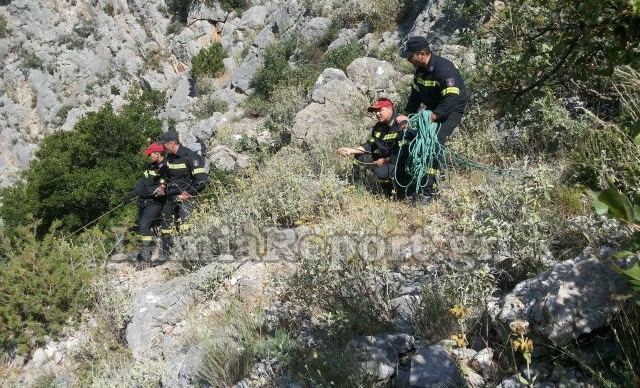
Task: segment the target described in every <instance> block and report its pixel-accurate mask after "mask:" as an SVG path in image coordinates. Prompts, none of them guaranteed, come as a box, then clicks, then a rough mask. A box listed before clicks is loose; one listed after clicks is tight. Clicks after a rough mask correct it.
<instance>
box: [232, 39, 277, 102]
mask: <svg viewBox="0 0 640 388" xmlns="http://www.w3.org/2000/svg"><path fill="white" fill-rule="evenodd" d="M274 39H275V35H274V34H273V31H272V30H271V28H270V27H265V28H263V29H262V30H261V31H260V33H259V34H258V35H257V36H256V39H255V40H254V42H253V45H252V46H251V49H250V51H249V54H248V55H247V56H246V57H245V58H244V59H243V60H242V63H240V66H239V67H238V69H237V70H236V72H235V73H234V75H233V77H232V78H231V86H232V87H233V88H234V89H235V90H236V91H237V92H239V93H243V94H248V93H250V87H249V84H250V83H251V79H252V78H253V76H254V75H255V74H256V72H257V71H258V70H259V69H260V67H261V66H262V63H263V58H262V55H261V54H262V52H263V51H264V49H265V48H266V47H267V46H268V45H269V44H270V43H271V42H273V40H274Z"/></svg>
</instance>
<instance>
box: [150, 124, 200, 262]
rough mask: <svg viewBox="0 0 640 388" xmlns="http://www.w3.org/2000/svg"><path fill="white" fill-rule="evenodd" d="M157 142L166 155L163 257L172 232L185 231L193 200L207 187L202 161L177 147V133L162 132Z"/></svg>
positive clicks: (169, 245) (169, 247) (185, 149)
mask: <svg viewBox="0 0 640 388" xmlns="http://www.w3.org/2000/svg"><path fill="white" fill-rule="evenodd" d="M160 141H161V142H162V144H163V145H164V150H165V152H166V153H167V174H168V175H167V186H166V189H165V194H166V201H165V204H164V208H163V209H162V229H161V234H162V253H163V256H164V257H165V258H166V257H168V256H169V254H170V251H171V248H172V246H173V239H172V236H173V235H174V234H175V233H176V231H178V230H180V231H183V230H186V229H188V228H189V226H190V225H189V224H188V223H187V218H188V217H189V214H190V213H191V211H192V209H193V199H194V197H195V196H197V195H198V193H200V192H201V191H202V190H203V189H204V188H205V186H206V185H207V181H208V176H207V173H206V171H205V167H204V161H203V159H202V157H200V155H198V154H197V153H196V152H194V151H192V150H190V149H189V148H187V147H184V146H182V145H181V144H180V141H179V139H178V133H177V132H173V131H169V132H165V133H164V134H163V135H162V137H161V138H160Z"/></svg>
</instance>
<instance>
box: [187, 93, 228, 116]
mask: <svg viewBox="0 0 640 388" xmlns="http://www.w3.org/2000/svg"><path fill="white" fill-rule="evenodd" d="M228 110H229V105H228V104H227V103H226V102H225V101H223V100H218V99H216V98H210V99H204V98H203V99H201V100H200V101H198V104H197V106H196V110H195V112H193V115H194V116H195V117H196V118H197V119H199V120H202V119H207V118H209V117H211V116H212V115H213V114H214V113H216V112H220V113H226V112H227V111H228Z"/></svg>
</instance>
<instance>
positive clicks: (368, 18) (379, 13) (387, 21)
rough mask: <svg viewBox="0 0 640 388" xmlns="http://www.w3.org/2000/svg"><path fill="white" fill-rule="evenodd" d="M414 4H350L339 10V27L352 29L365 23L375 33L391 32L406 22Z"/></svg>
mask: <svg viewBox="0 0 640 388" xmlns="http://www.w3.org/2000/svg"><path fill="white" fill-rule="evenodd" d="M412 3H413V1H409V0H392V1H384V2H377V1H374V0H365V1H358V2H348V3H346V5H345V6H342V7H341V8H339V9H338V15H337V21H338V25H339V26H340V27H343V28H350V27H352V26H354V25H356V24H358V23H360V22H365V23H367V24H369V25H370V26H371V28H372V29H373V31H375V32H382V31H391V30H393V29H394V28H395V27H396V24H397V22H399V21H403V20H404V17H405V16H406V15H407V13H408V11H409V10H410V7H411V6H412Z"/></svg>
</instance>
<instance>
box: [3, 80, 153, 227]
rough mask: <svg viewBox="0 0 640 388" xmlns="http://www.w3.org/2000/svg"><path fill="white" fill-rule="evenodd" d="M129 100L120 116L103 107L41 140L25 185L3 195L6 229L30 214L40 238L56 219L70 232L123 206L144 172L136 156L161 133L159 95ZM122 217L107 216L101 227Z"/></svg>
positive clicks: (142, 162) (132, 95)
mask: <svg viewBox="0 0 640 388" xmlns="http://www.w3.org/2000/svg"><path fill="white" fill-rule="evenodd" d="M127 98H128V100H129V102H128V104H127V105H125V106H124V107H123V108H122V110H121V111H120V112H119V113H115V112H114V111H113V108H112V107H111V105H109V104H107V105H105V106H103V107H102V108H101V109H100V110H99V111H98V112H94V113H89V114H88V115H86V116H85V117H83V118H82V119H81V120H80V121H79V122H78V123H77V124H76V125H75V127H74V130H73V131H69V132H56V133H53V134H51V135H49V136H47V137H45V139H44V140H43V141H42V143H41V144H40V149H39V150H38V151H37V152H36V159H35V160H34V161H33V162H32V164H31V166H30V168H29V170H28V171H27V172H26V174H25V179H24V181H23V182H22V183H19V184H17V185H16V186H15V187H13V188H8V189H5V190H3V191H2V206H0V217H1V218H2V219H3V220H4V222H5V224H6V226H7V227H8V228H9V229H11V228H15V227H17V226H19V225H25V224H26V223H27V221H28V215H29V214H31V215H32V216H33V217H34V218H36V219H38V220H41V221H42V222H41V224H40V225H39V228H38V230H39V232H40V233H41V234H42V233H44V232H45V231H46V230H48V228H49V226H50V225H51V224H52V223H53V222H54V221H55V220H60V221H62V223H63V227H62V230H63V231H65V232H71V231H74V230H76V229H78V228H80V227H81V226H83V225H85V224H87V223H89V222H90V221H92V220H94V219H96V217H98V216H100V215H103V214H105V213H106V212H107V211H110V210H112V209H114V208H115V207H116V206H119V205H120V204H122V202H123V200H124V197H125V194H126V193H127V192H129V190H131V188H132V186H133V183H134V182H135V181H136V179H137V178H138V177H139V176H140V174H141V171H142V170H143V168H144V165H145V160H144V159H143V156H142V155H141V153H140V151H141V150H142V149H143V148H144V147H145V146H146V144H147V143H148V142H149V139H153V138H156V137H157V136H158V135H159V134H160V133H161V130H160V124H161V123H160V120H158V119H157V118H156V117H155V114H156V109H157V108H158V107H159V106H160V105H161V104H162V98H161V95H160V94H159V93H156V92H137V91H132V92H130V93H129V94H128V96H127ZM123 214H124V213H123V212H122V211H118V212H115V213H111V214H109V217H104V218H102V219H101V220H100V225H106V224H108V223H109V222H110V221H112V220H114V219H116V218H117V217H119V216H120V217H121V216H123Z"/></svg>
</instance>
